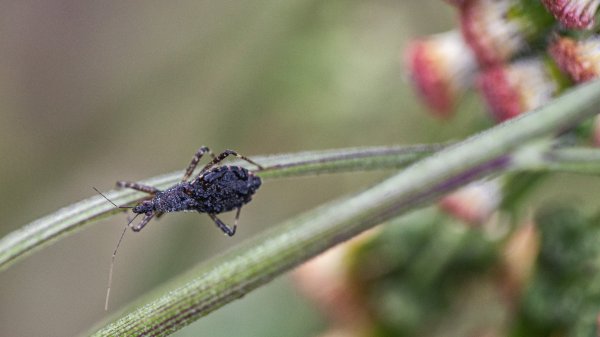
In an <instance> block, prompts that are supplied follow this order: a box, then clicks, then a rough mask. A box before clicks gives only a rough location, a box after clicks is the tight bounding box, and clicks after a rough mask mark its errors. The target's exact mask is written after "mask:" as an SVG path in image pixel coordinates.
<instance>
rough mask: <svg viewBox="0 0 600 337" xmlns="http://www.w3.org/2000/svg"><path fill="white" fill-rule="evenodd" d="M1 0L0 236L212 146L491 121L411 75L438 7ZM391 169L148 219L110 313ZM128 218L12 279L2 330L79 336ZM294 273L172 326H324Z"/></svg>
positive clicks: (392, 134) (396, 134) (41, 258)
mask: <svg viewBox="0 0 600 337" xmlns="http://www.w3.org/2000/svg"><path fill="white" fill-rule="evenodd" d="M0 3H1V8H2V10H1V11H0V50H1V51H2V52H1V53H0V154H1V155H2V159H3V160H2V163H1V164H0V211H1V214H2V215H3V221H2V223H1V224H0V235H5V234H6V233H9V232H10V231H12V230H15V229H17V228H19V227H20V226H22V225H23V224H26V223H28V222H30V221H33V220H35V219H37V218H39V217H41V216H43V215H46V214H48V213H50V212H52V211H55V210H57V209H59V208H60V207H62V206H65V205H68V204H70V203H73V202H76V201H78V200H81V199H84V198H87V197H89V196H92V195H93V194H94V192H93V190H92V188H91V187H92V186H95V187H97V188H99V189H100V190H108V189H112V188H113V186H114V182H115V181H116V180H120V179H124V180H138V179H143V178H147V177H150V176H154V175H157V174H161V173H165V172H170V171H173V170H178V169H184V168H185V166H186V165H187V164H188V162H189V160H190V159H191V156H192V154H193V153H194V151H195V150H196V149H197V148H198V147H199V146H200V145H207V146H210V147H211V148H212V149H213V150H214V151H215V152H219V151H221V150H223V149H226V148H231V149H235V150H237V151H239V152H240V153H242V154H245V155H247V156H250V157H252V156H253V155H258V154H269V153H284V152H294V151H302V150H317V149H330V148H339V147H351V146H367V145H382V144H409V143H424V142H435V141H445V140H448V139H458V138H460V137H463V136H465V135H467V134H470V133H472V132H473V130H474V129H473V126H474V125H476V124H477V125H480V123H481V121H482V120H485V116H483V115H482V114H481V113H480V112H479V110H480V109H479V108H476V106H477V99H468V102H464V104H463V109H462V110H461V113H460V114H459V116H458V118H457V119H455V120H453V121H452V122H451V123H448V122H445V123H441V122H439V121H437V120H434V119H433V118H431V117H430V116H429V115H428V114H427V113H426V112H425V110H424V109H423V107H422V106H421V105H420V104H419V103H418V101H417V99H416V98H415V97H414V94H413V92H412V90H411V88H410V86H409V83H408V81H407V78H406V74H405V72H404V71H403V69H402V62H401V61H402V57H401V52H402V50H403V48H404V46H405V45H406V43H407V41H408V40H409V39H410V38H411V37H415V36H420V35H426V34H431V33H435V32H441V31H445V30H448V29H451V28H452V27H453V25H454V21H455V19H454V15H453V13H452V10H451V8H450V7H449V6H447V5H445V4H444V3H443V2H442V1H427V2H424V1H392V0H373V1H351V0H346V1H342V0H329V1H306V0H304V1H300V0H289V1H272V0H262V1H252V2H249V1H177V2H161V1H146V2H141V1H137V2H121V1H102V2H95V1H74V0H63V1H59V0H48V1H44V2H38V1H30V0H24V1H18V2H17V1H14V2H9V1H5V2H0ZM385 174H386V173H385V172H384V173H368V174H344V175H337V176H320V177H311V178H303V179H302V180H299V179H293V180H281V181H269V182H267V183H266V184H265V185H264V186H263V187H262V189H261V191H260V192H259V193H258V195H257V196H256V198H255V201H254V202H253V203H252V204H250V205H248V206H247V207H245V208H244V212H242V216H241V226H240V228H239V230H238V234H237V235H236V236H235V237H233V238H227V237H225V236H224V235H222V234H221V233H220V232H219V231H218V230H217V229H216V228H214V225H213V224H212V223H211V221H210V219H209V218H208V217H205V216H198V215H193V214H174V215H169V216H165V217H164V218H162V219H161V220H160V221H153V222H152V223H151V224H150V226H148V227H147V228H146V229H145V230H144V231H142V232H141V233H139V234H138V235H132V234H129V235H128V236H127V237H126V238H125V242H124V244H123V246H122V247H121V250H120V253H119V256H118V259H117V264H116V267H115V275H114V284H113V292H112V298H111V307H112V310H118V308H121V307H123V306H125V305H126V304H127V303H128V302H130V301H131V300H133V299H135V298H137V297H138V296H140V295H142V294H143V293H145V292H146V291H148V290H149V289H152V288H153V287H154V286H156V285H157V284H160V283H161V282H164V281H165V280H167V279H169V278H171V277H172V276H173V275H175V274H177V273H179V272H182V271H184V270H186V269H187V268H189V266H191V265H193V264H195V263H198V262H201V261H202V260H205V259H206V258H207V257H209V256H212V255H214V254H216V253H218V252H221V251H223V250H225V249H227V247H230V246H231V245H235V244H237V243H239V242H241V241H242V240H243V239H244V238H246V237H249V236H251V235H252V234H253V233H256V232H259V231H262V230H264V229H265V228H267V227H268V226H270V225H273V224H276V223H277V222H278V221H281V220H283V219H286V218H288V217H291V216H294V215H295V214H298V213H300V212H302V211H304V210H308V209H310V208H312V207H314V206H315V205H318V204H319V203H321V202H323V201H326V200H330V199H332V198H335V197H337V196H340V195H343V194H347V193H351V192H354V191H358V190H361V189H364V188H365V187H366V186H369V185H370V184H372V183H374V182H375V181H377V180H378V179H380V178H381V177H383V176H384V175H385ZM587 186H588V188H590V189H593V188H594V186H593V185H590V184H588V185H587ZM597 190H598V189H597ZM231 218H232V217H231V216H225V217H224V219H226V220H228V221H229V220H231ZM125 221H126V216H125V215H119V216H115V217H113V218H111V219H110V220H108V221H102V222H100V223H98V224H95V225H94V226H91V227H90V228H88V229H86V230H84V231H82V232H79V233H77V234H75V235H72V236H70V237H68V238H67V239H64V240H61V241H60V242H58V243H56V244H54V245H53V246H51V247H50V248H47V249H45V250H43V251H42V252H39V253H37V254H34V255H32V256H30V257H29V258H27V259H25V260H23V261H21V262H19V263H18V264H16V265H14V266H13V267H11V268H10V269H8V270H6V271H4V272H2V273H0V336H72V335H76V334H78V333H82V332H83V331H86V330H87V329H89V328H90V327H91V326H92V325H94V324H95V323H96V322H98V321H100V320H101V319H102V318H103V317H105V316H106V313H105V312H104V310H103V305H104V295H105V287H106V279H107V277H108V265H109V262H110V256H111V254H112V251H113V249H114V245H115V244H116V240H117V239H118V236H119V235H120V231H121V229H122V226H123V224H124V222H125ZM289 281H290V280H289V278H288V277H283V278H280V279H278V280H277V281H275V282H273V283H272V284H270V285H268V286H266V287H264V288H261V289H259V290H258V291H256V292H255V293H252V294H251V295H249V296H247V297H246V298H244V299H243V300H241V301H236V302H234V303H233V304H231V305H229V306H227V307H225V308H224V309H223V310H220V311H218V312H216V313H215V314H212V315H210V316H208V317H206V318H205V319H202V320H201V321H199V322H197V323H196V324H193V325H191V326H190V327H188V328H186V329H184V330H182V331H180V332H178V333H177V334H176V336H199V335H206V336H207V335H210V336H231V335H243V336H281V335H282V332H283V331H285V333H284V335H285V336H315V335H317V334H318V333H319V332H320V331H321V329H322V327H323V326H324V325H325V323H324V321H323V320H322V318H320V317H319V314H318V313H317V312H315V311H314V309H312V308H311V306H310V305H309V304H308V303H307V301H306V300H304V299H303V298H301V297H300V295H299V294H298V293H297V291H296V290H294V288H293V287H292V285H291V284H290V282H289Z"/></svg>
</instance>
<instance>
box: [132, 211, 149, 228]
mask: <svg viewBox="0 0 600 337" xmlns="http://www.w3.org/2000/svg"><path fill="white" fill-rule="evenodd" d="M153 217H154V213H150V214H146V216H145V217H144V218H143V219H142V221H140V223H139V224H137V225H135V226H133V227H131V230H132V231H134V232H139V231H141V230H142V228H144V227H145V226H146V225H147V224H148V222H149V221H150V220H152V218H153Z"/></svg>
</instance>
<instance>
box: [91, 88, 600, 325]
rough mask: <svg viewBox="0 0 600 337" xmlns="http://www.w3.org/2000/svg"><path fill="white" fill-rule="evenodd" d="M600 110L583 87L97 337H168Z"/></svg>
mask: <svg viewBox="0 0 600 337" xmlns="http://www.w3.org/2000/svg"><path fill="white" fill-rule="evenodd" d="M599 103H600V82H598V81H596V82H592V83H589V84H586V85H583V86H580V87H578V88H577V89H575V90H573V91H571V92H569V93H566V94H565V95H563V96H561V97H559V98H557V99H556V100H555V101H554V102H553V103H552V104H551V105H548V106H546V107H544V108H542V109H540V110H538V111H533V112H530V113H528V114H525V115H523V116H522V117H519V118H516V119H513V120H511V121H508V122H506V123H503V124H501V125H498V126H496V127H494V128H492V129H489V130H487V131H485V132H483V133H481V134H479V135H476V136H473V137H471V138H469V139H467V140H465V141H463V142H461V143H459V144H456V145H453V146H450V147H448V148H446V149H444V150H441V151H439V152H438V153H436V154H435V155H433V156H430V157H427V158H425V159H423V160H420V161H418V162H416V163H415V164H413V165H411V166H409V167H408V168H406V169H405V170H404V171H402V172H400V173H398V174H396V175H394V176H392V177H390V178H389V179H387V180H385V181H383V182H382V183H380V184H378V185H376V186H374V187H372V188H370V189H368V190H366V191H364V192H361V193H359V194H357V195H354V196H352V197H349V198H346V199H343V200H340V201H336V202H332V203H331V204H329V205H326V206H322V207H319V208H317V209H316V210H314V211H311V212H308V213H306V214H304V215H302V216H300V217H298V218H295V219H292V220H290V221H287V222H285V223H284V224H282V225H281V226H278V227H276V228H274V229H273V230H271V231H269V232H268V233H266V234H263V235H261V236H259V237H258V238H256V239H254V240H251V241H249V242H247V243H245V244H243V245H242V246H240V247H239V248H237V249H235V250H233V251H232V252H230V253H228V254H226V255H224V256H222V257H220V258H217V259H215V260H213V261H212V262H211V263H208V264H205V265H203V266H200V267H198V268H197V269H195V270H194V271H193V272H192V274H193V275H195V278H193V279H192V280H191V281H189V282H187V283H185V284H184V285H182V286H179V287H169V289H170V290H169V291H168V292H167V293H165V294H164V295H163V296H161V297H159V298H156V299H155V300H153V301H151V302H150V303H148V304H146V305H143V306H141V307H139V308H138V309H135V310H134V311H132V312H130V313H129V314H127V315H125V316H123V317H121V318H120V319H119V320H117V321H115V322H114V323H111V324H109V325H107V326H105V327H104V328H102V329H100V330H99V331H98V332H97V333H95V334H94V336H167V335H169V334H171V333H172V332H174V331H177V330H179V329H181V328H182V327H184V326H186V325H188V324H190V323H191V322H193V321H195V320H197V319H198V318H200V317H202V316H204V315H206V314H207V313H209V312H211V311H213V310H215V309H216V308H218V307H220V306H222V305H224V304H226V303H228V302H230V301H232V300H234V299H236V298H239V297H242V296H244V295H245V294H247V293H248V292H250V291H251V290H253V289H255V288H257V287H258V286H260V285H262V284H264V283H266V282H268V281H270V280H271V279H273V278H274V277H276V276H277V275H280V274H281V273H283V272H284V271H286V270H288V269H290V268H292V267H294V266H296V265H298V264H300V263H301V262H303V261H306V260H308V259H310V258H311V257H313V256H315V255H317V254H319V253H320V252H322V251H324V250H326V249H327V248H330V247H332V246H333V245H335V244H337V243H339V242H342V241H344V240H346V239H348V238H350V237H352V236H354V235H356V234H358V233H360V232H362V231H364V230H366V229H368V228H371V227H373V226H375V225H376V224H379V223H381V222H383V221H385V220H388V219H390V218H392V217H395V216H397V215H399V214H402V213H406V212H408V211H409V210H411V209H414V208H416V207H417V206H422V205H425V204H428V203H431V202H433V201H434V200H436V198H438V197H439V196H440V195H442V194H443V193H446V192H448V191H449V190H450V189H452V188H455V187H457V186H460V185H462V184H466V183H468V182H470V181H472V180H474V179H478V178H481V177H483V176H487V175H492V174H497V173H498V172H501V171H505V170H507V169H509V168H510V164H511V160H510V159H511V158H510V157H508V156H507V154H509V153H511V152H512V151H513V150H515V149H516V148H518V147H519V146H520V145H523V144H525V143H527V142H528V141H531V140H533V139H536V138H538V137H541V136H548V135H552V134H556V133H558V132H560V131H561V130H564V129H566V128H569V127H571V126H573V125H574V124H576V123H577V122H579V121H581V120H582V119H584V118H586V117H590V116H592V115H593V114H594V113H595V112H596V111H595V106H597V105H598V104H599ZM175 284H179V281H176V282H175Z"/></svg>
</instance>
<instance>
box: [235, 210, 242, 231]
mask: <svg viewBox="0 0 600 337" xmlns="http://www.w3.org/2000/svg"><path fill="white" fill-rule="evenodd" d="M241 211H242V208H241V207H238V209H237V212H236V213H235V222H234V223H233V228H237V225H238V220H239V219H240V212H241Z"/></svg>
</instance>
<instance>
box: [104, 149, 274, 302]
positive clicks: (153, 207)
mask: <svg viewBox="0 0 600 337" xmlns="http://www.w3.org/2000/svg"><path fill="white" fill-rule="evenodd" d="M207 153H208V154H209V155H210V156H211V157H212V158H213V159H212V161H210V162H209V163H208V164H206V166H204V167H203V168H202V170H200V172H199V173H198V175H197V176H196V177H195V178H194V179H192V180H191V181H190V180H189V179H190V177H191V176H192V173H193V172H194V169H195V168H196V166H197V165H198V162H199V161H200V159H201V158H202V156H203V155H205V154H207ZM230 155H233V156H236V157H238V158H240V159H242V160H245V161H247V162H249V163H250V164H253V165H255V166H256V167H258V169H259V170H262V169H263V167H262V166H261V165H259V164H257V163H256V162H254V161H252V160H250V159H249V158H246V157H244V156H242V155H240V154H238V153H237V152H235V151H232V150H225V151H224V152H222V153H221V154H219V155H218V156H215V155H214V154H213V153H212V152H211V151H210V149H209V148H208V147H206V146H202V147H201V148H200V149H199V150H198V151H197V152H196V154H195V155H194V157H193V158H192V161H191V163H190V164H189V165H188V168H187V169H186V170H185V174H184V175H183V179H182V180H181V182H180V183H178V184H176V185H173V186H171V187H169V188H167V189H166V190H164V191H161V190H159V189H157V188H155V187H152V186H147V185H142V184H138V183H135V182H128V181H118V182H117V186H119V187H126V188H131V189H134V190H137V191H141V192H145V193H148V194H149V195H150V198H149V199H148V200H144V201H142V202H140V203H138V204H137V205H136V206H134V207H130V206H117V205H115V204H114V203H113V202H112V201H110V200H109V199H108V198H106V197H105V196H104V195H103V194H102V193H100V191H98V190H97V189H96V191H97V192H98V193H100V195H102V196H103V197H104V198H106V200H108V201H109V202H110V203H112V204H113V205H115V206H116V207H118V208H131V209H132V211H133V213H135V214H136V215H135V217H134V218H133V219H131V220H130V221H128V223H127V226H126V227H125V230H124V231H123V233H122V234H121V237H120V238H119V241H118V243H117V247H116V248H115V250H114V252H113V256H112V262H111V266H110V272H109V276H108V288H107V292H106V303H105V310H107V309H108V298H109V295H110V286H111V283H112V270H113V266H114V260H115V256H116V254H117V249H119V245H120V244H121V241H122V240H123V236H124V235H125V232H126V231H127V228H128V227H130V226H131V223H132V222H133V220H135V218H136V217H138V216H139V215H140V214H143V215H144V218H143V219H142V221H140V222H139V223H138V224H137V225H134V226H131V229H132V230H133V231H134V232H139V231H140V230H142V228H144V226H146V225H147V224H148V222H149V221H150V220H151V219H152V218H153V217H155V216H156V217H160V216H161V215H163V214H164V213H169V212H199V213H206V214H208V216H210V218H211V219H212V220H213V221H214V223H215V224H216V225H217V227H219V229H221V230H222V231H223V232H224V233H225V234H227V235H229V236H233V235H234V234H235V231H236V229H237V224H238V219H239V217H240V211H241V209H242V206H243V205H245V204H247V203H249V202H250V201H251V200H252V195H253V194H254V193H255V192H256V190H258V188H259V187H260V185H261V180H260V178H259V177H258V176H256V175H254V173H253V172H251V171H249V170H247V169H245V168H243V167H241V166H233V165H224V166H217V165H218V164H219V163H220V162H221V161H223V160H224V159H225V158H227V157H228V156H230ZM94 189H95V188H94ZM234 209H236V210H237V212H236V214H235V222H234V225H233V227H229V226H228V225H226V224H225V223H224V222H223V221H221V219H219V218H218V217H217V214H220V213H224V212H228V211H231V210H234Z"/></svg>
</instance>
